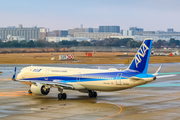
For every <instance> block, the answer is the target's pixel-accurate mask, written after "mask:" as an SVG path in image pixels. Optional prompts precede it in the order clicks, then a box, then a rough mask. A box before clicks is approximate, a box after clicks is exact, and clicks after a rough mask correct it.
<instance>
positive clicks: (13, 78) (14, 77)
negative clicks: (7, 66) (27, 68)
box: [12, 67, 16, 80]
mask: <svg viewBox="0 0 180 120" xmlns="http://www.w3.org/2000/svg"><path fill="white" fill-rule="evenodd" d="M12 80H16V67H15V68H14V73H13V76H12Z"/></svg>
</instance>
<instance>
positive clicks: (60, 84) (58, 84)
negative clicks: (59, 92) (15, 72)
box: [17, 80, 73, 89]
mask: <svg viewBox="0 0 180 120" xmlns="http://www.w3.org/2000/svg"><path fill="white" fill-rule="evenodd" d="M17 81H19V82H30V83H32V84H34V85H36V84H37V83H40V84H43V85H48V86H51V87H63V88H71V89H73V86H72V85H70V84H68V83H65V82H63V81H58V82H57V81H56V80H55V81H40V80H17Z"/></svg>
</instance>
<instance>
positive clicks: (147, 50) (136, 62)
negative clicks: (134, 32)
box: [128, 38, 152, 74]
mask: <svg viewBox="0 0 180 120" xmlns="http://www.w3.org/2000/svg"><path fill="white" fill-rule="evenodd" d="M151 45H152V39H151V38H147V39H145V40H144V41H143V43H142V45H141V46H140V48H139V50H138V51H137V53H136V55H135V57H134V59H133V61H132V62H131V64H130V65H129V68H128V69H131V70H136V71H139V72H140V73H145V74H146V73H147V69H148V63H149V57H150V54H151Z"/></svg>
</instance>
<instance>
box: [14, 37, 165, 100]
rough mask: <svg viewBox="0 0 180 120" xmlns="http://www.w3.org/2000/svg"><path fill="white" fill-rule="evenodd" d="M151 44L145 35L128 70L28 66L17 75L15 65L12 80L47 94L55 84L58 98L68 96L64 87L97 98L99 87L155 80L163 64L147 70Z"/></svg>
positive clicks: (121, 87) (111, 88) (105, 88)
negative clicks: (152, 71)
mask: <svg viewBox="0 0 180 120" xmlns="http://www.w3.org/2000/svg"><path fill="white" fill-rule="evenodd" d="M151 45H152V39H151V38H148V39H145V40H144V41H143V42H142V45H141V46H140V48H139V50H138V51H137V53H136V55H135V57H134V59H133V60H132V62H131V64H130V65H129V67H128V68H127V69H125V70H118V69H115V68H110V69H108V70H103V69H85V68H84V69H83V68H66V67H42V66H28V67H25V68H23V69H22V70H21V71H20V73H19V74H17V75H16V67H15V70H14V74H13V76H12V80H14V81H19V82H21V83H24V84H27V85H29V86H30V90H29V91H28V92H29V93H33V94H34V95H47V94H48V93H49V92H50V88H51V87H55V88H57V89H58V91H59V92H60V93H59V94H58V99H59V100H61V99H63V100H65V99H66V98H67V95H66V93H64V92H63V90H64V89H70V90H78V91H79V92H83V93H87V94H88V96H89V97H90V98H96V97H97V92H96V91H118V90H124V89H130V88H133V87H136V86H139V85H143V84H147V83H149V82H152V81H154V80H156V76H157V75H158V73H159V72H160V70H161V68H162V66H160V67H159V69H158V70H157V71H156V72H155V74H147V70H148V63H149V57H150V54H151ZM162 77H163V76H162ZM164 77H167V76H164Z"/></svg>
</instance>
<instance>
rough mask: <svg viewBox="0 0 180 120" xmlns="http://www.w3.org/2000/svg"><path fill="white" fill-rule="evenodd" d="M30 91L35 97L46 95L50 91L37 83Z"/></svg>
mask: <svg viewBox="0 0 180 120" xmlns="http://www.w3.org/2000/svg"><path fill="white" fill-rule="evenodd" d="M31 91H32V93H33V94H35V95H47V94H48V93H49V91H50V87H46V86H45V85H43V84H40V83H37V84H36V85H34V84H32V85H31Z"/></svg>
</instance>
